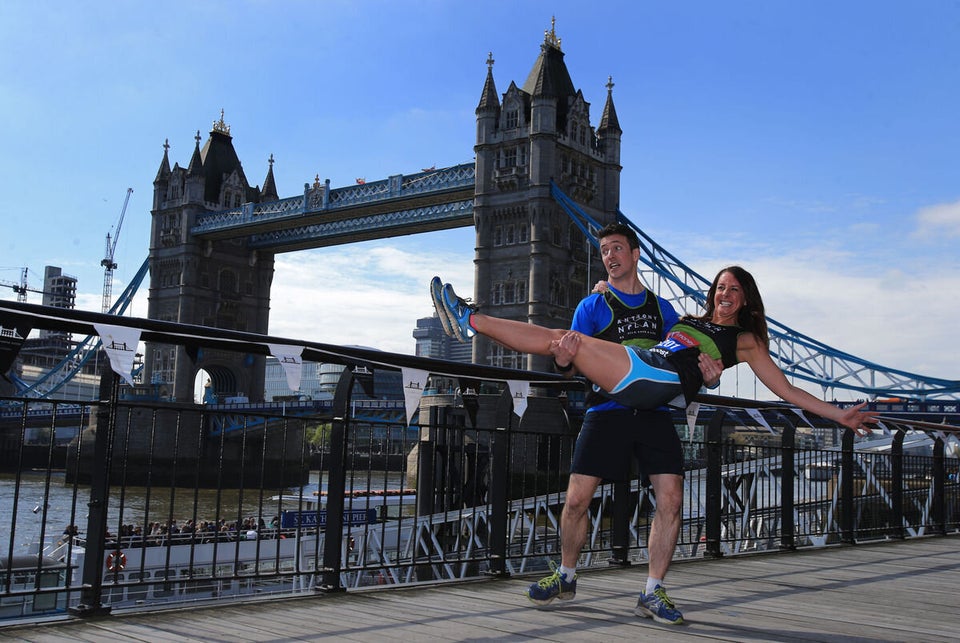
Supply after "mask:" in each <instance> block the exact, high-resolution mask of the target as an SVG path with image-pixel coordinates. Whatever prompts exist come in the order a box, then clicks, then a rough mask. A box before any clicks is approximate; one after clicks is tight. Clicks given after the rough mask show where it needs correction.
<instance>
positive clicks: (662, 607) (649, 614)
mask: <svg viewBox="0 0 960 643" xmlns="http://www.w3.org/2000/svg"><path fill="white" fill-rule="evenodd" d="M633 613H634V614H636V615H637V616H643V617H646V618H652V619H653V620H655V621H656V622H657V623H664V624H666V625H680V624H681V623H683V614H681V613H680V610H678V609H677V607H676V605H674V604H673V601H671V600H670V597H669V596H667V590H665V589H663V587H661V586H660V585H657V587H656V589H654V590H653V591H652V592H650V593H649V594H644V593H643V592H640V598H639V599H638V600H637V607H636V609H635V610H633Z"/></svg>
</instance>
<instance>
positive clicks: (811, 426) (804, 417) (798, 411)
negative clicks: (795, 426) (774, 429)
mask: <svg viewBox="0 0 960 643" xmlns="http://www.w3.org/2000/svg"><path fill="white" fill-rule="evenodd" d="M790 410H791V411H793V412H794V413H796V414H797V415H798V416H799V417H800V419H801V420H803V421H804V422H806V423H807V426H809V427H810V428H811V429H815V428H817V427H815V426H813V424H812V423H811V422H810V420H808V419H807V416H806V415H805V414H804V412H803V409H790Z"/></svg>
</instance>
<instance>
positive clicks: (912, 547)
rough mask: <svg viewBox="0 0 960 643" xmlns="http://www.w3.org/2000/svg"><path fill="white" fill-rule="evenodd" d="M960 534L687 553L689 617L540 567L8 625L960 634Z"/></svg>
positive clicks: (437, 636)
mask: <svg viewBox="0 0 960 643" xmlns="http://www.w3.org/2000/svg"><path fill="white" fill-rule="evenodd" d="M958 571H960V535H951V536H946V537H929V538H918V539H911V540H907V541H887V542H879V543H868V544H860V545H856V546H836V547H829V548H825V549H807V550H802V551H796V552H778V553H766V554H756V555H739V556H733V557H726V558H722V559H713V560H696V561H685V562H677V563H675V564H674V566H673V567H672V569H671V571H670V594H671V596H672V597H673V599H674V600H675V601H677V603H678V605H679V606H680V607H681V608H682V609H683V611H684V613H685V617H686V620H687V624H686V625H682V626H664V625H658V624H655V623H653V622H652V621H650V620H649V619H642V618H638V617H635V616H633V614H632V611H633V606H634V603H635V600H636V598H635V597H636V592H637V590H638V588H639V585H640V583H641V582H642V581H643V579H644V578H645V577H646V567H645V566H636V567H634V568H617V567H610V568H605V569H596V570H594V569H590V570H587V571H586V572H585V573H583V574H582V575H581V576H580V581H579V587H578V594H577V598H576V600H574V601H572V602H568V603H558V602H555V603H554V604H553V605H552V606H550V607H549V608H547V609H535V608H534V607H533V606H531V605H530V604H529V603H528V602H527V600H526V599H525V598H524V597H523V591H524V589H525V587H526V586H527V584H529V583H530V582H532V581H533V580H535V579H536V577H537V576H539V574H538V575H533V576H530V575H528V576H524V577H520V576H515V577H512V578H508V579H489V580H480V581H475V582H460V583H454V584H441V585H436V584H434V585H428V586H427V585H425V586H414V587H405V588H393V589H389V590H383V589H373V590H361V591H352V592H349V593H340V594H323V593H320V594H317V595H316V596H310V597H306V598H291V599H280V600H277V599H273V600H265V599H261V600H253V601H248V602H245V603H242V604H238V603H231V604H221V605H217V606H208V607H192V608H177V609H174V610H163V611H153V612H149V613H145V612H142V611H139V612H135V611H126V612H121V611H117V612H115V613H114V614H112V615H111V616H109V617H105V618H100V619H96V620H86V621H81V620H70V621H59V622H52V623H46V624H43V625H31V626H12V627H7V628H3V629H0V641H36V642H41V641H44V642H45V641H60V640H74V641H98V642H99V641H150V642H151V643H156V642H166V641H170V642H174V641H176V642H177V643H182V642H183V641H207V642H214V641H224V642H227V641H229V642H230V643H237V642H241V641H316V640H320V639H326V638H335V639H336V640H344V641H486V640H490V641H494V640H495V641H578V642H579V641H598V642H600V641H604V642H605V641H636V640H644V639H649V640H657V641H751V642H753V641H851V642H861V641H956V640H957V637H958V632H960V609H958V608H960V603H958V602H957V596H960V573H958Z"/></svg>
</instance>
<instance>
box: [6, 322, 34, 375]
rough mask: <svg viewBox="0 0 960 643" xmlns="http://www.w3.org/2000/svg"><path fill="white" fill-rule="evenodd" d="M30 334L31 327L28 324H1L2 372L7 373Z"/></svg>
mask: <svg viewBox="0 0 960 643" xmlns="http://www.w3.org/2000/svg"><path fill="white" fill-rule="evenodd" d="M29 334H30V329H29V328H27V327H26V326H0V374H6V372H7V371H9V370H10V367H11V366H13V362H14V360H15V359H17V354H18V353H19V352H20V347H21V346H23V341H24V340H25V339H26V338H27V335H29Z"/></svg>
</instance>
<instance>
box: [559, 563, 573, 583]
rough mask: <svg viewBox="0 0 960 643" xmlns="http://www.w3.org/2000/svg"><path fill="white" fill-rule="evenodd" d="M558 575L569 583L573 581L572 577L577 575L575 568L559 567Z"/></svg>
mask: <svg viewBox="0 0 960 643" xmlns="http://www.w3.org/2000/svg"><path fill="white" fill-rule="evenodd" d="M560 575H561V576H563V578H564V579H565V580H566V581H567V582H568V583H569V582H571V581H572V580H573V577H574V576H576V575H577V568H576V567H564V566H563V565H560Z"/></svg>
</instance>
